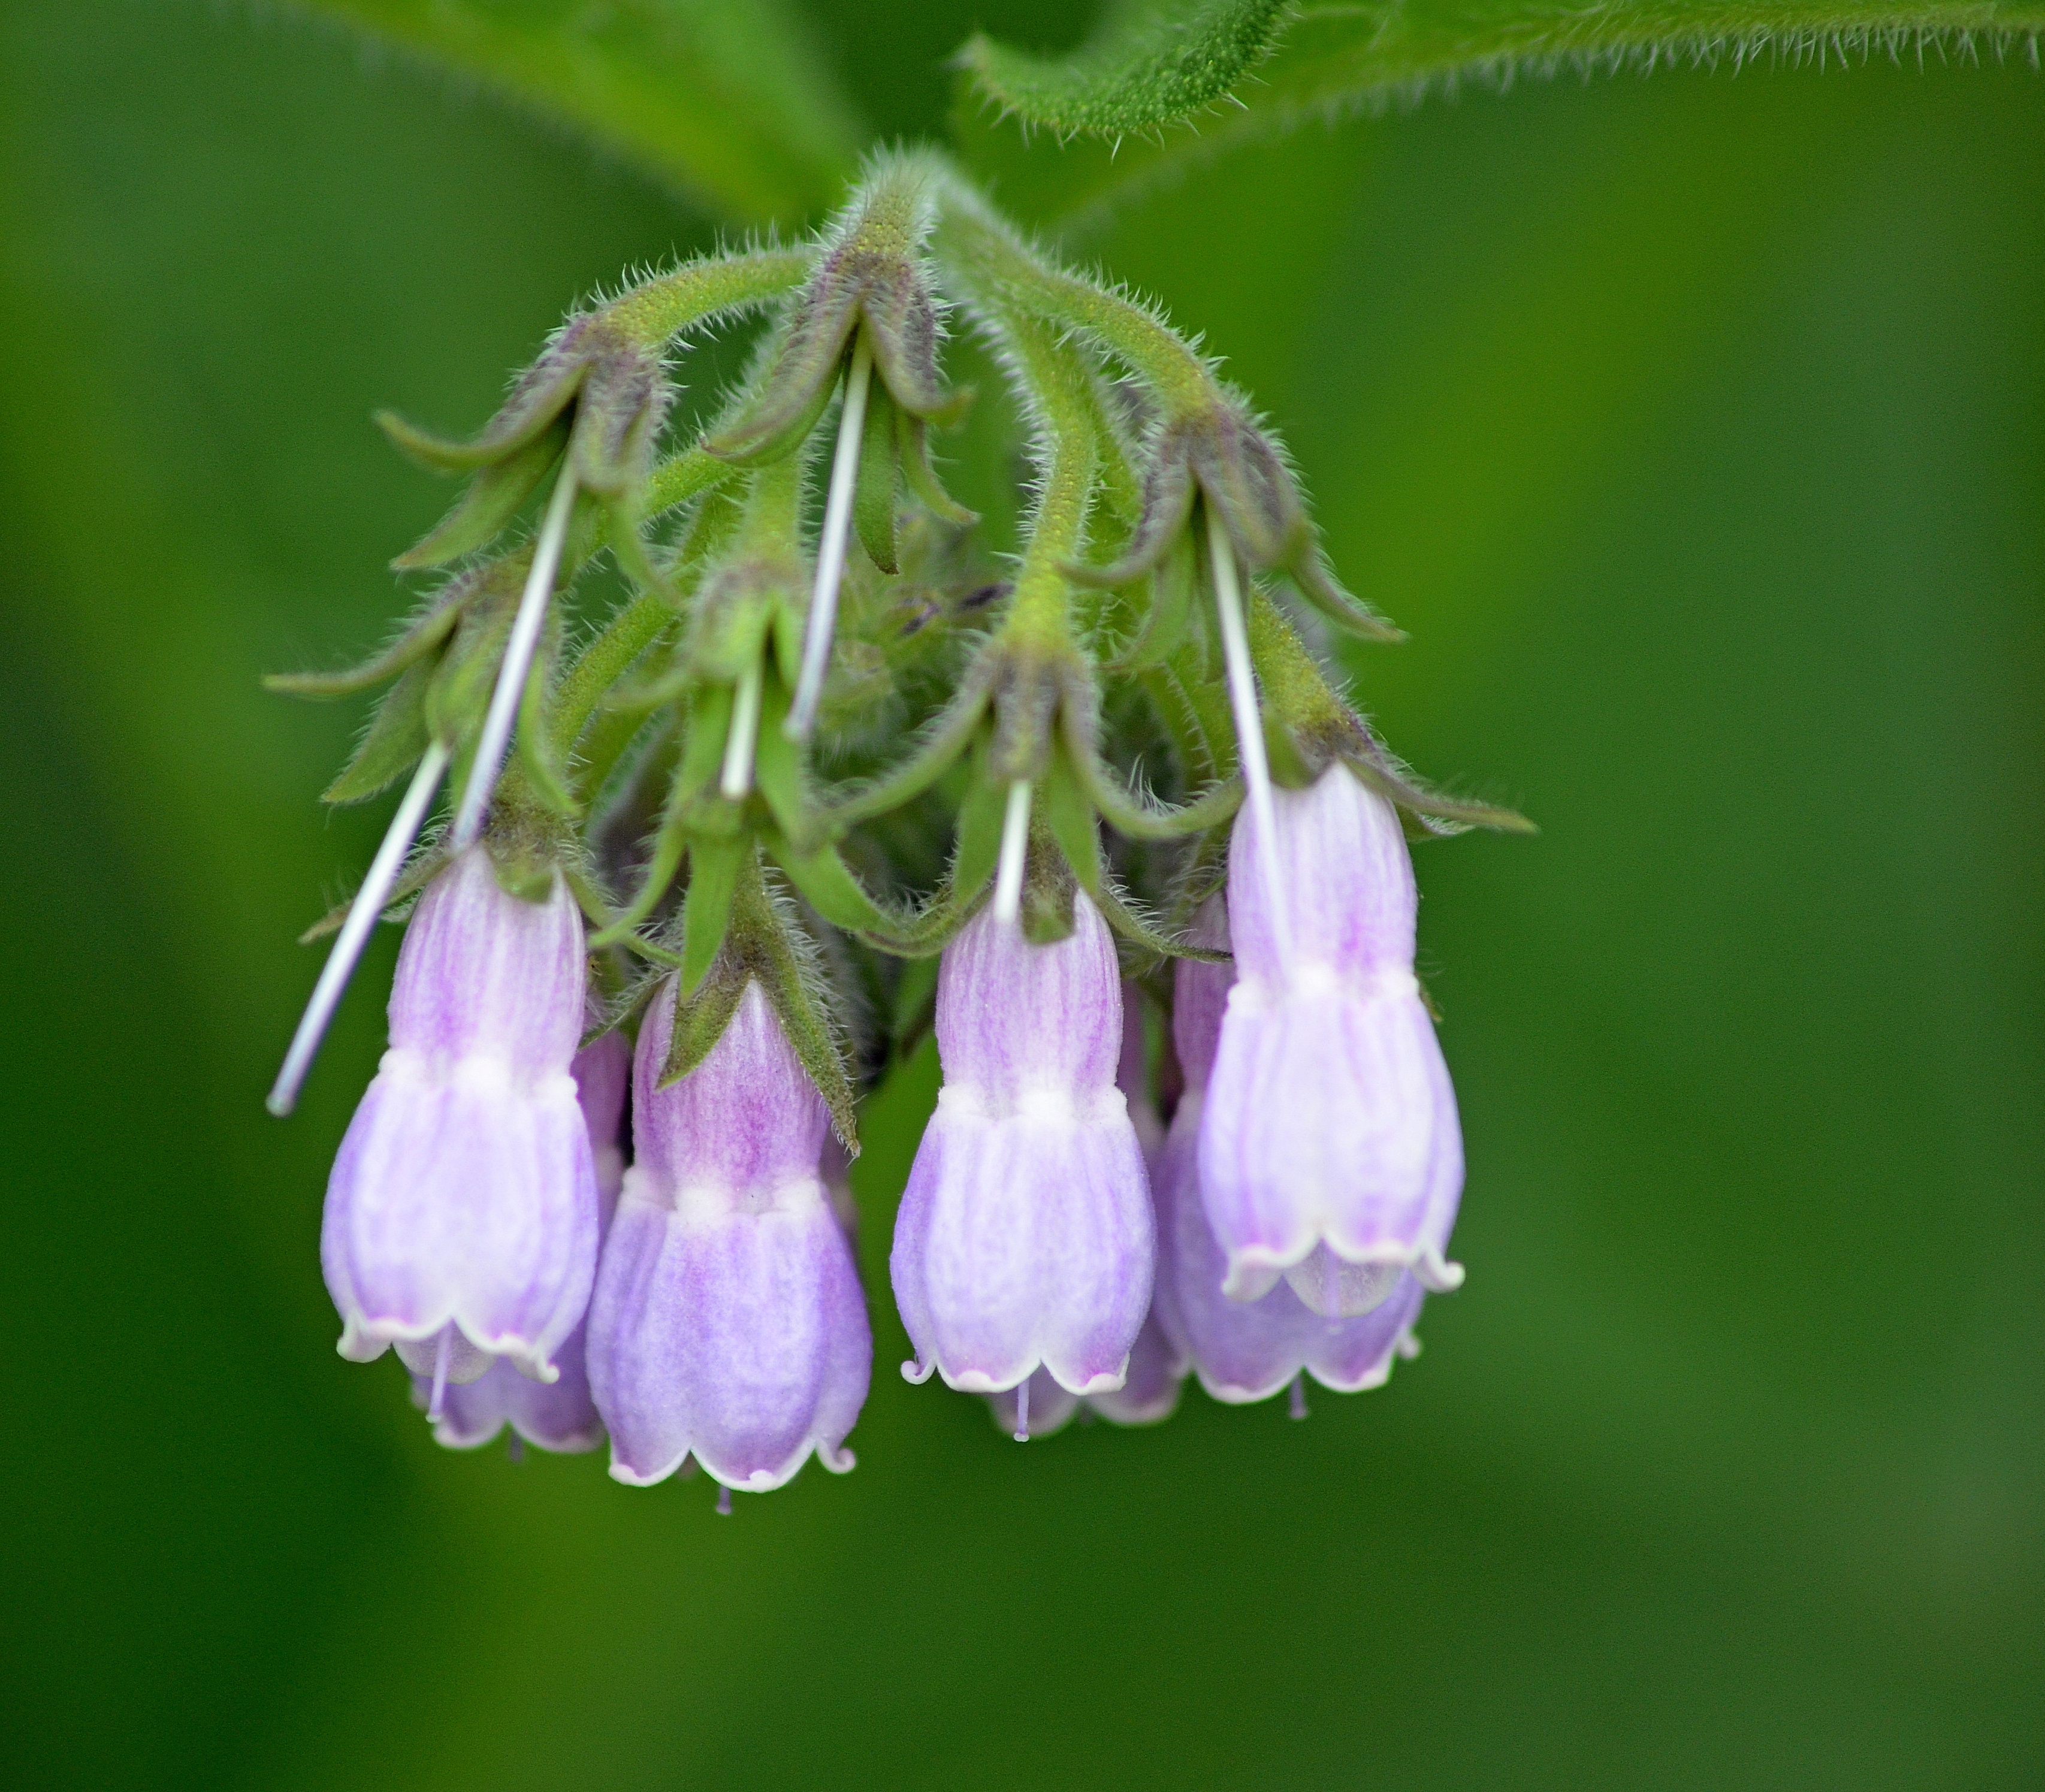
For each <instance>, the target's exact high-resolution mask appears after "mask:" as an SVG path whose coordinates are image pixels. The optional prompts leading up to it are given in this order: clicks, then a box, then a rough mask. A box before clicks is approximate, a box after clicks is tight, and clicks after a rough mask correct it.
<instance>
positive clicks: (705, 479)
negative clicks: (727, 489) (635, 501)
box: [641, 444, 738, 518]
mask: <svg viewBox="0 0 2045 1792" xmlns="http://www.w3.org/2000/svg"><path fill="white" fill-rule="evenodd" d="M737 477H738V468H736V467H734V466H733V465H732V464H731V463H730V461H720V460H718V458H717V457H716V456H715V455H714V454H707V453H704V452H703V448H702V445H700V444H699V445H696V446H695V447H693V448H685V449H683V450H682V452H681V453H679V454H671V455H669V456H668V458H667V459H666V460H664V461H661V462H660V464H658V465H657V466H656V467H655V468H653V471H652V472H650V473H649V474H648V475H647V476H646V491H645V500H644V503H643V504H642V506H641V507H642V508H643V509H644V511H645V514H646V515H647V516H648V517H649V518H653V517H659V516H662V515H664V514H666V513H667V512H668V511H672V510H677V509H679V508H680V507H681V506H682V505H684V504H686V503H689V502H690V501H691V499H696V498H700V497H702V496H703V494H704V493H705V492H707V491H715V490H716V489H717V488H718V487H719V486H721V485H722V484H724V483H725V482H726V480H732V479H735V478H737Z"/></svg>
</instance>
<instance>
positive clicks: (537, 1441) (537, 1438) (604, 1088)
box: [412, 1032, 632, 1455]
mask: <svg viewBox="0 0 2045 1792" xmlns="http://www.w3.org/2000/svg"><path fill="white" fill-rule="evenodd" d="M569 1069H570V1072H571V1073H572V1075H573V1076H574V1077H575V1080H576V1100H577V1102H578V1103H579V1104H580V1106H581V1108H582V1116H583V1124H584V1125H585V1126H586V1127H587V1129H588V1131H589V1143H590V1150H591V1155H592V1156H593V1158H594V1159H595V1164H596V1202H597V1239H598V1247H599V1251H601V1249H602V1242H603V1236H604V1235H605V1233H607V1231H609V1230H610V1216H611V1214H612V1212H613V1211H614V1209H615V1208H616V1207H617V1205H618V1185H619V1184H620V1183H621V1182H622V1181H623V1180H624V1177H625V1152H624V1122H625V1092H626V1087H627V1085H629V1084H630V1081H631V1079H632V1047H631V1045H630V1042H628V1041H627V1040H626V1037H625V1035H623V1034H622V1033H617V1032H610V1033H606V1034H604V1035H602V1037H600V1038H599V1039H595V1040H593V1041H591V1043H590V1044H589V1045H587V1046H585V1047H584V1048H583V1050H580V1051H579V1052H577V1053H576V1057H575V1062H574V1063H573V1064H572V1065H571V1066H569ZM586 1328H587V1316H586V1315H585V1316H584V1319H583V1322H582V1323H580V1324H577V1325H576V1328H575V1330H574V1331H571V1332H570V1333H569V1334H568V1338H567V1339H566V1341H565V1342H564V1343H563V1344H562V1345H561V1347H560V1351H558V1352H557V1353H556V1355H555V1358H554V1361H555V1364H556V1366H557V1367H558V1368H559V1369H560V1378H558V1379H557V1380H556V1381H555V1382H553V1383H552V1384H548V1383H545V1382H534V1381H531V1380H529V1379H528V1378H526V1377H525V1376H523V1375H522V1374H519V1373H518V1370H515V1369H514V1368H513V1367H512V1366H511V1365H510V1363H508V1362H503V1360H501V1359H500V1360H499V1361H498V1362H493V1363H491V1366H489V1368H487V1370H484V1371H483V1374H481V1375H480V1376H479V1377H478V1378H477V1379H476V1380H475V1381H473V1382H466V1383H464V1384H460V1385H456V1386H453V1387H449V1388H445V1389H443V1390H442V1392H441V1414H440V1417H439V1419H438V1420H437V1421H436V1423H435V1424H434V1426H433V1438H434V1441H435V1442H437V1443H440V1444H441V1445H443V1446H444V1447H446V1448H448V1449H450V1450H476V1449H479V1448H481V1447H482V1446H483V1445H484V1444H486V1443H489V1442H490V1440H491V1439H492V1438H494V1437H495V1436H497V1434H498V1433H499V1432H500V1431H502V1430H503V1428H505V1426H506V1425H507V1424H508V1425H509V1426H510V1428H511V1429H512V1432H513V1433H514V1436H516V1437H518V1438H522V1439H524V1440H525V1441H526V1443H531V1444H533V1445H536V1446H537V1447H539V1448H540V1449H542V1450H551V1451H556V1452H557V1453H560V1454H564V1455H565V1454H568V1453H571V1452H573V1451H583V1450H593V1449H595V1447H596V1446H597V1444H598V1443H599V1441H600V1440H601V1439H602V1438H603V1420H602V1419H600V1418H599V1416H597V1411H596V1403H595V1401H593V1400H591V1397H590V1392H589V1372H588V1370H587V1366H585V1364H584V1362H583V1333H584V1331H585V1329H586ZM412 1401H413V1404H414V1405H416V1406H417V1407H418V1409H420V1410H421V1411H422V1412H426V1411H429V1410H430V1409H431V1407H432V1404H433V1383H432V1382H431V1380H430V1379H429V1378H427V1377H426V1376H423V1375H414V1377H413V1378H412Z"/></svg>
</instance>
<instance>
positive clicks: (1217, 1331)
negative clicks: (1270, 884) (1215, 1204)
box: [1156, 897, 1422, 1404]
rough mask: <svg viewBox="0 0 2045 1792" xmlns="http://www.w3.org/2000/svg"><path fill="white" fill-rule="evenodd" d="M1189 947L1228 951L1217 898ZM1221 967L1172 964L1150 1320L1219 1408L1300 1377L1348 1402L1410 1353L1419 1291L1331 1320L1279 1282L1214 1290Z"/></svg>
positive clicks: (1217, 1284) (1223, 1269)
mask: <svg viewBox="0 0 2045 1792" xmlns="http://www.w3.org/2000/svg"><path fill="white" fill-rule="evenodd" d="M1193 938H1194V939H1195V941H1196V943H1198V944H1200V945H1205V946H1226V945H1227V943H1228V922H1227V915H1226V914H1225V912H1224V911H1223V904H1222V902H1221V899H1220V898H1219V897H1215V898H1214V899H1212V900H1211V901H1210V902H1209V903H1208V904H1207V905H1206V907H1205V908H1203V909H1202V911H1201V912H1200V915H1199V917H1198V918H1197V919H1196V923H1195V927H1194V931H1193ZM1233 978H1234V971H1233V969H1231V967H1230V966H1229V965H1226V964H1219V965H1218V964H1206V963H1201V962H1196V961H1194V960H1192V959H1181V960H1180V962H1179V965H1178V967H1177V988H1176V990H1175V999H1174V1001H1173V1015H1172V1032H1173V1041H1174V1042H1175V1044H1176V1045H1177V1050H1178V1055H1179V1063H1180V1069H1181V1070H1182V1071H1183V1072H1184V1076H1185V1089H1184V1093H1182V1094H1181V1095H1180V1097H1179V1104H1178V1106H1177V1108H1176V1109H1175V1110H1174V1111H1173V1115H1172V1124H1171V1127H1170V1130H1169V1131H1168V1132H1167V1134H1166V1135H1165V1147H1164V1150H1163V1153H1162V1154H1161V1158H1160V1161H1159V1163H1158V1166H1157V1177H1156V1188H1157V1224H1158V1237H1157V1281H1158V1288H1159V1296H1158V1301H1157V1308H1158V1312H1159V1313H1160V1315H1161V1318H1162V1320H1163V1321H1164V1324H1165V1329H1166V1330H1167V1331H1168V1332H1169V1334H1170V1336H1171V1339H1172V1342H1173V1344H1174V1346H1175V1347H1177V1349H1178V1350H1179V1351H1181V1352H1183V1353H1184V1355H1186V1356H1187V1357H1188V1358H1191V1360H1192V1365H1193V1367H1194V1370H1196V1373H1197V1374H1199V1376H1200V1385H1202V1386H1203V1387H1204V1388H1205V1389H1207V1392H1208V1393H1210V1394H1211V1395H1213V1396H1214V1397H1215V1399H1217V1400H1221V1401H1228V1402H1230V1403H1231V1404H1239V1403H1242V1402H1244V1401H1255V1400H1264V1399H1267V1398H1268V1397H1269V1396H1271V1395H1273V1394H1274V1393H1277V1392H1278V1390H1279V1389H1281V1388H1283V1387H1284V1386H1285V1385H1287V1384H1288V1383H1289V1382H1293V1381H1294V1380H1295V1378H1296V1377H1297V1376H1299V1375H1300V1373H1301V1372H1302V1371H1303V1370H1304V1372H1305V1373H1306V1374H1310V1375H1311V1376H1312V1377H1313V1378H1314V1379H1315V1381H1317V1382H1320V1383H1321V1384H1322V1385H1323V1386H1324V1387H1328V1388H1331V1389H1334V1390H1336V1391H1337V1392H1338V1393H1355V1392H1357V1391H1358V1390H1359V1389H1364V1388H1374V1387H1377V1386H1380V1385H1382V1384H1383V1383H1384V1382H1385V1379H1386V1378H1388V1376H1389V1375H1390V1374H1391V1373H1392V1359H1393V1358H1394V1357H1395V1356H1400V1357H1411V1356H1414V1355H1418V1354H1419V1344H1418V1343H1417V1342H1415V1339H1414V1337H1413V1324H1414V1321H1415V1319H1417V1318H1418V1316H1419V1311H1420V1302H1421V1298H1422V1289H1421V1287H1420V1285H1419V1282H1418V1281H1415V1279H1414V1278H1413V1277H1412V1276H1411V1275H1410V1274H1400V1275H1398V1276H1397V1277H1396V1279H1395V1280H1394V1281H1393V1284H1392V1289H1391V1290H1390V1292H1389V1293H1388V1295H1387V1296H1386V1297H1384V1298H1383V1299H1381V1300H1379V1301H1374V1302H1373V1304H1372V1306H1371V1308H1370V1310H1369V1312H1365V1313H1363V1314H1361V1315H1360V1316H1354V1317H1350V1318H1334V1319H1330V1318H1327V1317H1324V1316H1323V1314H1322V1313H1321V1312H1318V1311H1315V1310H1314V1309H1313V1308H1310V1307H1309V1306H1308V1305H1307V1303H1306V1302H1304V1301H1302V1300H1301V1299H1300V1297H1299V1295H1298V1294H1297V1293H1295V1292H1294V1290H1293V1289H1292V1287H1290V1286H1289V1285H1287V1284H1286V1283H1285V1282H1282V1281H1281V1282H1277V1283H1274V1284H1273V1285H1271V1286H1269V1288H1268V1289H1267V1290H1266V1292H1265V1293H1264V1294H1262V1295H1261V1297H1258V1298H1257V1299H1256V1300H1254V1301H1241V1300H1231V1299H1230V1297H1228V1296H1227V1294H1225V1293H1223V1279H1224V1278H1225V1277H1226V1275H1227V1269H1228V1262H1227V1257H1226V1256H1225V1254H1223V1251H1222V1248H1221V1245H1220V1243H1219V1241H1218V1240H1217V1239H1215V1231H1214V1227H1213V1226H1212V1225H1211V1224H1210V1223H1209V1221H1208V1219H1207V1204H1206V1203H1205V1202H1204V1200H1202V1198H1201V1189H1200V1164H1201V1158H1200V1136H1201V1131H1202V1125H1203V1119H1204V1115H1205V1113H1206V1112H1207V1109H1208V1108H1209V1106H1210V1104H1211V1101H1212V1100H1213V1096H1212V1094H1211V1089H1210V1079H1211V1077H1212V1075H1213V1073H1214V1068H1215V1049H1216V1046H1217V1044H1218V1043H1219V1040H1220V1039H1221V1036H1222V1029H1223V1013H1224V1012H1229V1013H1231V1014H1232V1013H1233V1012H1234V1009H1233V1007H1232V1005H1231V1004H1230V983H1231V981H1233Z"/></svg>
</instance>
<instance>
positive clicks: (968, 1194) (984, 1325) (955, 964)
mask: <svg viewBox="0 0 2045 1792" xmlns="http://www.w3.org/2000/svg"><path fill="white" fill-rule="evenodd" d="M1073 920H1074V923H1075V925H1074V930H1073V933H1072V934H1071V935H1069V937H1068V938H1065V939H1062V940H1060V941H1058V942H1056V943H1055V944H1053V945H1049V946H1033V945H1031V944H1030V943H1029V942H1027V941H1026V939H1025V938H1024V937H1023V934H1022V928H1021V927H1020V926H1019V924H1018V923H1015V922H1014V921H1012V920H1002V919H998V918H997V917H996V915H995V914H994V912H993V911H992V908H988V909H987V910H984V911H982V912H981V913H980V915H977V916H976V917H975V918H974V919H972V921H971V922H969V923H967V925H966V926H965V928H964V929H963V930H962V931H961V932H960V933H959V935H958V936H957V938H955V939H953V941H952V942H951V944H950V945H949V946H946V947H945V954H944V960H943V963H942V966H941V967H940V969H939V973H938V1012H937V1034H938V1054H939V1056H940V1057H941V1058H942V1061H943V1064H944V1069H945V1085H944V1088H943V1089H942V1091H941V1092H940V1093H939V1094H938V1110H937V1112H936V1113H935V1114H934V1115H933V1116H931V1119H930V1125H929V1127H928V1128H927V1129H926V1131H925V1132H924V1134H923V1140H922V1145H921V1146H919V1148H918V1150H917V1152H916V1162H915V1167H914V1168H913V1169H911V1171H910V1173H909V1185H908V1189H907V1192H906V1193H904V1195H903V1197H902V1206H901V1210H900V1212H899V1214H898V1216H896V1220H895V1246H894V1253H893V1257H892V1269H893V1272H894V1281H895V1302H896V1304H897V1305H898V1306H899V1308H900V1309H901V1312H902V1318H903V1324H905V1325H906V1326H907V1328H908V1331H909V1337H910V1340H911V1343H913V1344H914V1345H915V1350H916V1361H915V1362H913V1363H910V1364H905V1365H904V1366H903V1374H907V1376H909V1378H911V1380H912V1381H922V1379H923V1378H925V1377H926V1376H927V1375H928V1374H930V1370H932V1369H933V1368H935V1369H936V1370H938V1372H939V1373H940V1374H942V1376H943V1377H944V1378H945V1382H947V1383H948V1384H949V1385H951V1386H953V1387H955V1388H964V1389H968V1390H969V1391H970V1392H972V1393H997V1392H999V1391H1000V1390H1002V1389H1007V1388H1012V1387H1014V1386H1015V1385H1016V1384H1017V1383H1018V1382H1022V1380H1024V1379H1025V1378H1026V1377H1027V1376H1029V1375H1030V1374H1031V1372H1032V1371H1033V1370H1036V1369H1037V1368H1038V1366H1042V1367H1043V1368H1045V1369H1046V1370H1049V1372H1050V1374H1051V1376H1052V1378H1053V1379H1054V1380H1055V1381H1056V1382H1057V1383H1058V1384H1059V1385H1061V1387H1063V1388H1065V1389H1067V1390H1069V1392H1071V1393H1078V1394H1092V1393H1102V1392H1105V1391H1107V1390H1108V1389H1114V1388H1119V1387H1120V1386H1121V1385H1122V1383H1123V1376H1124V1374H1125V1373H1126V1370H1127V1367H1128V1362H1129V1353H1130V1347H1131V1346H1132V1345H1133V1344H1134V1342H1135V1339H1136V1335H1137V1331H1138V1328H1140V1327H1141V1326H1142V1323H1143V1316H1144V1313H1145V1311H1146V1308H1148V1306H1149V1304H1150V1285H1151V1271H1152V1260H1153V1253H1154V1250H1155V1231H1156V1228H1155V1224H1154V1222H1153V1219H1152V1216H1151V1211H1150V1190H1149V1186H1148V1181H1147V1178H1146V1175H1145V1173H1144V1168H1143V1155H1142V1149H1141V1147H1140V1146H1138V1143H1137V1139H1136V1131H1135V1128H1134V1126H1133V1125H1132V1124H1131V1123H1130V1117H1129V1109H1128V1104H1127V1102H1126V1100H1124V1098H1123V1093H1122V1092H1121V1090H1119V1089H1117V1088H1116V1087H1115V1066H1116V1061H1117V1059H1118V1058H1119V1055H1120V1050H1121V1042H1122V992H1121V986H1120V983H1119V979H1118V977H1117V974H1116V969H1115V946H1114V942H1113V941H1112V940H1111V938H1110V937H1109V935H1108V931H1107V924H1106V923H1104V922H1103V920H1102V919H1101V917H1100V911H1099V910H1098V909H1096V908H1095V907H1094V905H1093V904H1092V903H1091V902H1090V901H1089V900H1088V899H1087V897H1086V896H1085V895H1084V893H1083V892H1081V893H1078V894H1076V896H1075V897H1074V899H1073Z"/></svg>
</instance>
